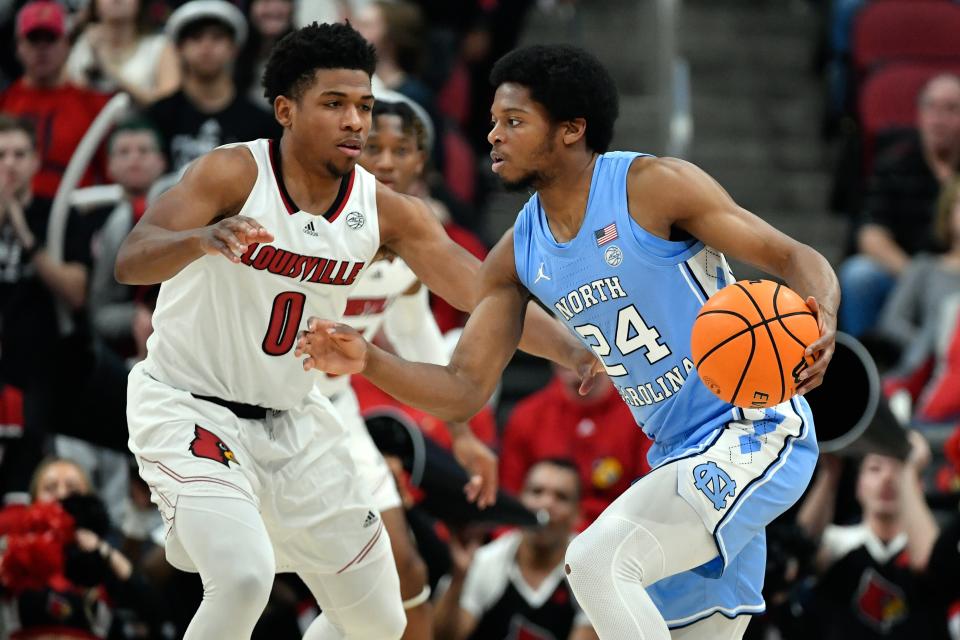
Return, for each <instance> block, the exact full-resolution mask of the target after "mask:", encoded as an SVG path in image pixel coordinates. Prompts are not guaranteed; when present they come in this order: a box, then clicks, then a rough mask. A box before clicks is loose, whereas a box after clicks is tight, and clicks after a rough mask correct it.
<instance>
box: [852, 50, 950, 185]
mask: <svg viewBox="0 0 960 640" xmlns="http://www.w3.org/2000/svg"><path fill="white" fill-rule="evenodd" d="M944 72H946V73H955V74H957V75H960V58H957V59H956V60H955V61H954V62H952V63H944V64H933V63H911V62H898V63H892V64H888V65H885V66H883V67H880V68H878V69H876V70H875V71H874V72H872V73H870V74H869V75H868V76H867V78H866V80H865V81H864V82H863V85H862V86H861V88H860V95H859V99H858V102H859V104H858V111H859V116H860V124H861V127H862V135H863V161H864V169H865V171H866V174H867V175H868V174H869V171H870V168H871V167H872V165H873V156H874V155H875V152H876V143H877V136H878V134H880V133H881V132H883V131H886V130H891V129H909V128H912V127H914V126H915V125H916V122H917V95H918V94H919V93H920V89H922V88H923V85H924V84H926V83H927V81H928V80H930V78H932V77H934V76H935V75H937V74H940V73H944Z"/></svg>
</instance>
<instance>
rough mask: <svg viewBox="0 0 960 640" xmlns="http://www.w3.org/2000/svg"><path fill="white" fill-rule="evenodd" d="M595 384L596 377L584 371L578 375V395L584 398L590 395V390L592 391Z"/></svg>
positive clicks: (590, 372)
mask: <svg viewBox="0 0 960 640" xmlns="http://www.w3.org/2000/svg"><path fill="white" fill-rule="evenodd" d="M594 384H596V376H595V375H594V373H593V372H592V371H589V370H588V371H586V372H584V373H581V375H580V391H579V393H580V395H582V396H585V395H587V394H588V393H590V390H591V389H593V385H594Z"/></svg>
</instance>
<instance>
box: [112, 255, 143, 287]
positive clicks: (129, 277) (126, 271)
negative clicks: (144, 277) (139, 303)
mask: <svg viewBox="0 0 960 640" xmlns="http://www.w3.org/2000/svg"><path fill="white" fill-rule="evenodd" d="M134 273H135V270H134V268H133V265H132V264H131V261H130V259H129V258H128V257H127V256H125V255H124V252H123V251H121V252H120V253H118V254H117V262H116V264H114V265H113V277H114V278H116V280H117V282H119V283H120V284H141V283H139V282H137V279H136V278H135V277H134Z"/></svg>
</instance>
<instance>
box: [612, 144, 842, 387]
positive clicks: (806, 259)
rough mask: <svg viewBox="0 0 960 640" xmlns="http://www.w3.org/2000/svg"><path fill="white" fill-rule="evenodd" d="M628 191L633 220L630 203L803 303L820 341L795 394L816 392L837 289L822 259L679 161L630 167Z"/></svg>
mask: <svg viewBox="0 0 960 640" xmlns="http://www.w3.org/2000/svg"><path fill="white" fill-rule="evenodd" d="M629 191H630V202H631V215H634V216H635V217H636V216H637V215H638V212H637V211H635V210H634V204H633V203H638V204H637V205H636V206H638V207H644V208H645V211H647V212H649V211H660V212H664V213H663V214H662V215H664V216H665V218H664V219H662V220H661V221H660V222H661V223H662V224H663V225H664V228H665V229H669V227H670V226H672V225H675V226H677V227H679V228H681V229H683V230H685V231H687V232H688V233H690V234H691V235H692V236H694V237H695V238H697V239H699V240H702V241H703V242H704V243H706V244H707V245H709V246H711V247H713V248H714V249H717V250H719V251H722V252H723V253H724V254H726V255H728V256H730V257H732V258H735V259H737V260H740V261H742V262H747V263H749V264H752V265H754V266H756V267H758V268H760V269H763V270H764V271H766V272H767V273H771V274H773V275H775V276H778V277H780V278H782V279H783V280H785V281H786V283H787V285H788V286H789V287H790V288H791V289H793V290H794V291H796V292H797V293H799V294H800V295H802V296H804V297H806V299H807V304H808V305H809V306H810V308H811V310H812V311H813V313H814V315H816V317H817V321H818V322H819V324H820V338H819V339H818V340H817V341H816V342H814V343H813V344H812V345H810V347H809V348H808V349H807V353H808V355H816V357H817V361H816V362H815V363H814V364H813V365H812V366H810V367H809V368H808V369H807V370H806V371H804V372H803V373H801V374H800V379H801V380H803V383H802V384H801V385H800V387H799V388H798V389H797V392H798V393H800V394H804V393H806V392H808V391H810V390H812V389H814V388H815V387H817V386H819V385H820V383H821V382H822V381H823V374H824V372H825V371H826V369H827V365H828V364H829V363H830V359H831V358H832V357H833V351H834V346H835V340H836V330H837V307H838V306H839V305H840V285H839V283H838V282H837V276H836V274H834V272H833V269H832V268H831V266H830V263H829V262H828V261H827V259H826V258H824V257H823V256H822V255H821V254H820V253H819V252H817V251H816V250H814V249H813V248H811V247H809V246H807V245H805V244H803V243H800V242H797V241H796V240H794V239H793V238H791V237H789V236H787V235H786V234H784V233H782V232H780V231H778V230H777V229H775V228H773V227H772V226H770V225H769V224H767V223H766V222H764V221H763V220H762V219H760V218H758V217H757V216H755V215H754V214H752V213H750V212H749V211H747V210H746V209H743V208H742V207H739V206H738V205H737V204H736V203H735V202H734V201H733V199H732V198H731V197H730V195H729V194H727V192H726V191H724V189H723V187H721V186H720V185H719V184H717V182H716V180H714V179H713V178H711V177H710V176H709V175H707V174H706V173H705V172H703V171H702V170H701V169H699V168H697V167H696V166H694V165H692V164H690V163H688V162H684V161H683V160H677V159H675V158H660V159H656V160H647V161H645V162H639V163H637V162H635V163H634V166H633V167H631V171H630V181H629ZM640 193H643V194H644V195H643V199H642V200H641V198H640ZM634 194H636V196H634ZM641 203H642V204H641ZM639 215H640V216H644V215H645V214H644V213H643V212H640V214H639ZM647 222H648V223H649V220H647Z"/></svg>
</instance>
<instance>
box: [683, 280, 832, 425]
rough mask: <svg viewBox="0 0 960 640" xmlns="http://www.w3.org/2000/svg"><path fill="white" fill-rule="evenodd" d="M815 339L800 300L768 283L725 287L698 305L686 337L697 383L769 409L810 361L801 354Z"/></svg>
mask: <svg viewBox="0 0 960 640" xmlns="http://www.w3.org/2000/svg"><path fill="white" fill-rule="evenodd" d="M819 337H820V330H819V328H818V327H817V320H816V318H815V317H814V315H813V313H811V311H810V308H809V307H808V306H807V305H806V303H805V302H804V301H803V298H801V297H800V296H798V295H797V294H796V293H794V292H793V291H792V290H791V289H789V288H787V287H786V286H784V285H782V284H777V283H776V282H770V281H769V280H742V281H740V282H735V283H733V284H731V285H728V286H726V287H724V288H723V289H721V290H720V291H718V292H717V293H716V294H715V295H713V296H712V297H711V298H710V299H709V300H707V303H706V304H705V305H703V308H702V309H701V310H700V313H699V314H698V315H697V319H696V321H695V322H694V323H693V332H692V333H691V335H690V348H691V352H692V354H693V362H694V364H695V365H696V367H697V373H698V374H699V375H700V379H701V380H703V384H704V385H706V387H707V388H708V389H710V391H712V392H713V393H715V394H717V396H719V397H720V398H721V399H723V400H726V401H727V402H729V403H731V404H734V405H736V406H738V407H743V408H753V409H756V408H762V407H772V406H773V405H776V404H780V403H781V402H784V401H785V400H787V399H789V398H790V397H792V396H793V395H794V394H795V393H796V388H797V386H799V380H797V376H798V375H799V374H800V372H801V371H803V370H804V369H805V368H806V367H807V365H809V364H813V360H814V359H813V358H809V357H805V356H804V353H803V352H804V350H805V349H806V348H807V346H808V345H810V344H811V343H813V342H814V341H816V339H817V338H819Z"/></svg>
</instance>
